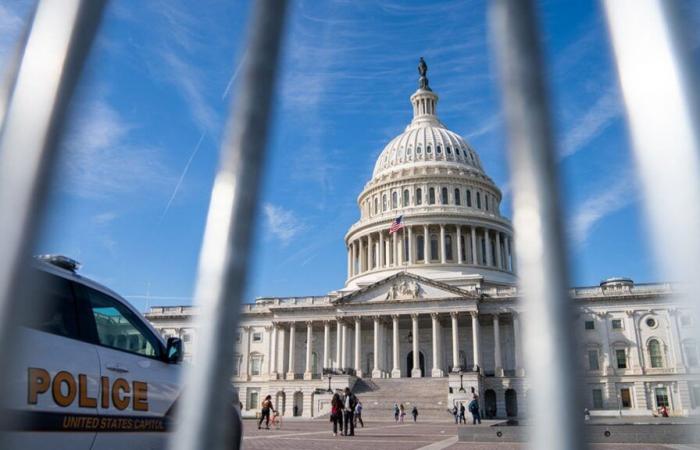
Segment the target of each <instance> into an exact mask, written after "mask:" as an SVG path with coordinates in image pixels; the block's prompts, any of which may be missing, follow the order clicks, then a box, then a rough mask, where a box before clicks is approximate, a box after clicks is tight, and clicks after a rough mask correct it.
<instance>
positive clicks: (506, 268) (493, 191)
mask: <svg viewBox="0 0 700 450" xmlns="http://www.w3.org/2000/svg"><path fill="white" fill-rule="evenodd" d="M418 71H419V73H420V78H419V86H418V89H417V90H416V92H414V93H413V95H411V97H410V100H411V105H412V106H413V118H412V120H411V122H410V123H409V124H408V126H407V127H406V129H405V131H404V132H403V133H401V134H400V135H398V136H397V137H395V138H394V139H392V140H391V141H390V142H389V144H387V145H386V147H385V148H384V150H383V151H382V153H381V154H380V155H379V158H378V159H377V163H376V164H375V167H374V172H373V174H372V178H371V179H370V180H369V181H368V182H367V184H365V187H364V189H363V190H362V192H361V193H360V195H359V196H358V199H357V202H358V206H359V209H360V219H359V220H358V221H357V222H356V223H354V224H353V225H352V226H351V227H350V230H348V232H347V233H346V235H345V244H346V248H347V251H348V277H347V281H346V283H345V288H344V289H343V291H352V290H356V289H360V288H362V287H364V286H367V285H369V284H371V283H374V282H376V281H379V280H381V279H384V278H386V277H388V276H391V275H393V274H395V273H397V272H401V271H407V272H411V273H413V274H415V275H418V276H424V277H427V278H430V279H433V280H436V281H442V282H445V283H449V284H452V285H454V286H458V287H460V288H462V289H467V290H470V289H471V290H477V289H481V288H483V287H485V286H512V285H514V284H515V282H516V278H515V267H514V257H513V242H512V235H513V230H512V226H511V223H510V221H509V220H508V219H507V218H505V217H503V216H502V215H501V212H500V205H501V191H500V190H499V189H498V186H496V184H495V183H494V182H493V180H491V178H489V177H488V176H487V175H486V173H485V172H484V169H483V166H482V164H481V161H480V160H479V156H478V155H477V153H476V152H475V151H474V149H473V148H471V147H470V146H469V144H467V142H466V141H465V140H464V139H463V138H462V137H461V136H459V135H458V134H457V133H455V132H453V131H450V130H448V129H447V127H446V126H445V125H444V124H443V123H442V122H441V121H440V119H439V118H438V116H437V102H438V96H437V94H436V93H434V92H433V91H432V89H431V88H430V86H429V84H428V78H427V65H426V64H425V62H424V61H423V59H422V58H421V61H420V64H419V66H418ZM394 222H397V223H398V224H399V226H398V227H393V228H398V231H395V232H391V230H390V228H392V223H394Z"/></svg>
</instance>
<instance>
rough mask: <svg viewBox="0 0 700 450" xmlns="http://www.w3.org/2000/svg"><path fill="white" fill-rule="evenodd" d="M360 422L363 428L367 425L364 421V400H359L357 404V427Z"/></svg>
mask: <svg viewBox="0 0 700 450" xmlns="http://www.w3.org/2000/svg"><path fill="white" fill-rule="evenodd" d="M358 422H359V423H360V425H361V426H362V428H364V427H365V423H364V422H363V421H362V402H361V401H359V400H358V401H357V405H355V428H357V423H358Z"/></svg>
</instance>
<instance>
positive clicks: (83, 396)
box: [78, 373, 97, 408]
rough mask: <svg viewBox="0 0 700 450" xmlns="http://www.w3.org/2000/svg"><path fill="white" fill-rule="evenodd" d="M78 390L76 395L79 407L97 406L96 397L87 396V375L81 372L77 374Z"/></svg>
mask: <svg viewBox="0 0 700 450" xmlns="http://www.w3.org/2000/svg"><path fill="white" fill-rule="evenodd" d="M78 390H79V391H80V393H79V396H78V406H79V407H81V408H97V398H92V397H89V396H88V391H87V375H83V374H82V373H81V374H80V375H78Z"/></svg>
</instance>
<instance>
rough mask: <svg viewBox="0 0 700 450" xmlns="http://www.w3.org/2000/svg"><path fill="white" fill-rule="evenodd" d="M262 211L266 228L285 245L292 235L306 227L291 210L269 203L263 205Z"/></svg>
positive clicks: (294, 235) (292, 237)
mask: <svg viewBox="0 0 700 450" xmlns="http://www.w3.org/2000/svg"><path fill="white" fill-rule="evenodd" d="M263 213H264V214H265V221H266V223H267V228H268V230H269V231H270V233H272V235H273V236H275V237H276V238H277V239H279V240H280V241H281V242H282V244H283V245H287V244H289V243H290V242H291V240H292V239H294V237H296V236H297V235H298V234H299V233H301V232H302V231H304V230H305V229H306V225H304V223H303V222H302V221H301V220H300V219H299V218H298V217H297V216H296V214H294V212H293V211H290V210H288V209H285V208H283V207H281V206H275V205H273V204H271V203H266V204H265V205H263Z"/></svg>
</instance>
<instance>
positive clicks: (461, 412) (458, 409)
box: [452, 388, 481, 425]
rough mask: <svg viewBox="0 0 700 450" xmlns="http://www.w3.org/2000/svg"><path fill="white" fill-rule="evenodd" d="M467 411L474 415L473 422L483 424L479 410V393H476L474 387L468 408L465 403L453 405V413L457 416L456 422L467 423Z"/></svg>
mask: <svg viewBox="0 0 700 450" xmlns="http://www.w3.org/2000/svg"><path fill="white" fill-rule="evenodd" d="M466 411H469V412H470V413H471V415H472V424H474V425H476V424H477V423H479V424H481V412H480V411H479V394H477V393H476V391H475V390H474V388H472V399H471V400H470V401H469V403H468V404H467V406H466V408H465V406H464V403H460V404H459V406H458V405H457V404H455V405H454V406H453V407H452V415H453V416H454V418H455V424H462V423H463V424H466V423H467V418H466Z"/></svg>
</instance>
